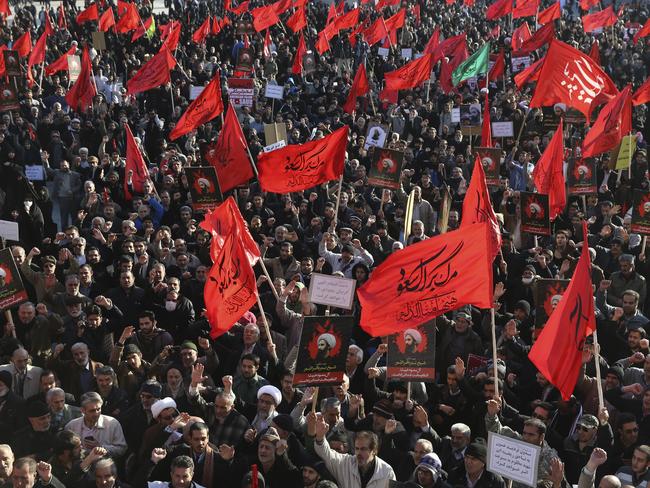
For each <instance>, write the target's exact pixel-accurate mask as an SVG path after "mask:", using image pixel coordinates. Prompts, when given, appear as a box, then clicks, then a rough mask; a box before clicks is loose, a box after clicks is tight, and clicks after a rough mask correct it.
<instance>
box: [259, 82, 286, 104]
mask: <svg viewBox="0 0 650 488" xmlns="http://www.w3.org/2000/svg"><path fill="white" fill-rule="evenodd" d="M264 96H265V97H266V98H274V99H276V100H282V99H283V98H284V87H283V86H282V85H272V84H271V83H268V84H267V85H266V89H265V90H264Z"/></svg>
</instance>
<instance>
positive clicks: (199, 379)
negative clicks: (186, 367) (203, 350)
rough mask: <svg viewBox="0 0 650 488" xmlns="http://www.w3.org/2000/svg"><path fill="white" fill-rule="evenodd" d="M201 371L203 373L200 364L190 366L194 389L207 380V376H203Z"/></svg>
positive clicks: (203, 367)
mask: <svg viewBox="0 0 650 488" xmlns="http://www.w3.org/2000/svg"><path fill="white" fill-rule="evenodd" d="M203 371H205V366H204V365H203V364H202V363H195V364H194V366H192V387H194V388H196V387H198V386H199V385H200V384H201V383H203V382H204V381H205V380H207V379H208V377H207V376H203Z"/></svg>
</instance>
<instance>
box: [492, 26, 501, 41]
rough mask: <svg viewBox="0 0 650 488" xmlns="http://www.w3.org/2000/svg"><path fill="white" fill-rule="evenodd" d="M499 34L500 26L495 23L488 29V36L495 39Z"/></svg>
mask: <svg viewBox="0 0 650 488" xmlns="http://www.w3.org/2000/svg"><path fill="white" fill-rule="evenodd" d="M500 36H501V26H500V25H498V24H497V25H495V26H494V27H492V29H490V37H491V38H492V39H494V40H495V41H496V40H498V39H499V37H500Z"/></svg>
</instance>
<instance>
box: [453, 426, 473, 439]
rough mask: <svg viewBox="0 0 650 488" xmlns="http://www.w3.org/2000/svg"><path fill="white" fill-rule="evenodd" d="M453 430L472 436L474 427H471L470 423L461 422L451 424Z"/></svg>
mask: <svg viewBox="0 0 650 488" xmlns="http://www.w3.org/2000/svg"><path fill="white" fill-rule="evenodd" d="M451 432H452V433H453V432H457V433H459V434H462V435H464V436H465V437H471V436H472V429H470V428H469V425H467V424H461V423H457V424H454V425H452V426H451Z"/></svg>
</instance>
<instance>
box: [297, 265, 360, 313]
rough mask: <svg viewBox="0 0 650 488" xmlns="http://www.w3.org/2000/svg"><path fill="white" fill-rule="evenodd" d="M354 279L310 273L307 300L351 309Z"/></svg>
mask: <svg viewBox="0 0 650 488" xmlns="http://www.w3.org/2000/svg"><path fill="white" fill-rule="evenodd" d="M356 283H357V282H356V281H355V280H351V279H349V278H341V277H340V276H330V275H325V274H320V273H312V275H311V281H310V282H309V301H310V302H312V303H317V304H319V305H327V306H328V307H336V308H342V309H344V310H351V309H352V302H353V301H354V288H355V286H356Z"/></svg>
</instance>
